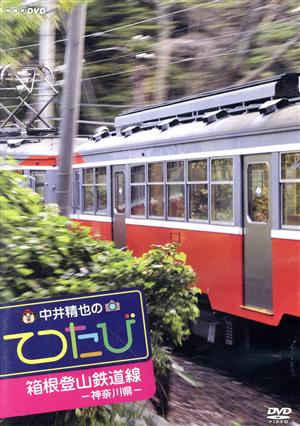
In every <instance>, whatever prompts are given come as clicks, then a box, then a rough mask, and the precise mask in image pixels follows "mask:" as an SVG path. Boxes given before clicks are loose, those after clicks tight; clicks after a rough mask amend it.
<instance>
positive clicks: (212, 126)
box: [11, 74, 300, 345]
mask: <svg viewBox="0 0 300 426" xmlns="http://www.w3.org/2000/svg"><path fill="white" fill-rule="evenodd" d="M299 75H300V74H284V75H281V76H278V77H274V78H271V79H268V80H263V81H256V82H252V83H248V84H246V85H243V86H235V87H230V88H226V89H223V90H218V91H212V92H207V93H204V94H202V95H198V96H194V97H189V98H183V99H179V100H177V101H172V102H167V103H164V104H161V105H156V106H151V107H148V108H144V109H140V110H134V111H132V112H129V113H127V114H123V115H120V116H119V117H117V118H116V120H115V131H114V132H109V131H108V130H107V129H105V128H103V129H102V131H101V130H100V131H99V132H98V135H97V137H94V138H91V140H89V141H86V143H81V144H80V145H79V146H78V147H77V149H76V156H75V157H74V166H73V167H74V170H73V173H74V175H73V176H74V180H73V206H72V213H71V217H72V218H73V219H74V220H77V221H80V222H81V223H83V224H85V225H88V226H90V227H91V228H92V230H93V233H94V235H95V236H96V237H97V236H98V237H99V236H101V238H103V239H107V240H113V241H114V242H115V244H116V246H117V247H120V248H121V247H128V248H129V249H131V250H133V252H134V253H135V254H136V255H141V254H142V253H143V252H145V251H147V250H148V249H149V248H150V247H151V245H153V244H165V243H168V242H176V243H178V244H179V246H180V250H182V251H184V252H185V253H186V254H187V262H188V263H189V264H190V265H192V267H193V268H194V270H195V271H196V273H197V277H198V279H197V283H196V285H197V286H199V288H200V289H201V292H202V294H201V296H200V301H199V303H200V306H201V317H200V320H199V321H198V322H197V324H196V325H195V326H194V332H195V333H196V334H198V335H200V336H203V337H205V338H206V339H207V340H208V341H209V342H215V341H218V340H222V341H224V342H225V343H226V344H228V345H234V344H235V343H237V342H239V341H240V340H243V343H245V344H246V345H249V341H250V337H249V336H251V332H252V330H253V326H254V325H255V329H256V330H257V329H258V328H261V330H264V332H263V333H262V335H263V336H264V338H265V337H266V336H271V335H272V336H273V335H275V334H276V335H277V334H278V333H277V332H278V330H281V333H280V336H281V337H280V339H283V340H284V343H285V344H286V343H288V344H293V342H296V341H297V339H298V341H299V337H300V336H299V325H300V322H299V318H300V262H299V261H300V243H299V239H300V238H299V237H300V150H299V142H300V139H299V135H300V132H299V130H300V97H299ZM23 149H25V145H24V146H23ZM11 150H13V149H12V148H11ZM44 155H47V153H45V152H44ZM15 156H16V157H17V155H15ZM30 158H31V159H30V161H31V162H32V161H33V157H32V156H31V157H30ZM24 161H25V162H26V160H24V159H23V164H25V163H24ZM28 161H29V160H28ZM46 201H47V198H46ZM287 330H288V332H287ZM256 335H257V333H256ZM251 338H252V337H251Z"/></svg>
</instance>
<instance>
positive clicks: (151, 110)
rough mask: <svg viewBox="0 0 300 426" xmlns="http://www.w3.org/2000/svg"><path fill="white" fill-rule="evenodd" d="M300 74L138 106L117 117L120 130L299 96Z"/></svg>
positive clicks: (117, 127)
mask: <svg viewBox="0 0 300 426" xmlns="http://www.w3.org/2000/svg"><path fill="white" fill-rule="evenodd" d="M299 76H300V73H287V74H281V75H278V76H275V77H272V78H269V79H265V80H259V81H253V82H249V83H247V84H243V85H239V86H231V87H227V88H223V89H219V90H214V91H209V92H204V93H201V94H198V95H194V96H191V97H184V98H180V99H176V100H174V101H168V102H164V103H162V104H159V105H152V106H148V107H145V108H142V109H135V110H132V111H129V112H127V113H123V114H121V115H119V116H118V117H116V119H115V127H116V130H117V133H119V134H120V133H121V132H122V131H123V130H124V129H126V127H129V126H137V125H138V126H140V127H149V126H151V125H153V124H154V123H159V122H161V121H162V120H166V119H172V118H179V119H184V118H189V117H201V116H203V114H205V113H207V112H208V111H213V110H220V109H226V110H228V109H231V110H232V109H237V108H240V109H243V108H244V109H247V107H248V106H249V105H251V104H262V103H263V102H266V101H268V100H273V99H280V98H287V99H290V98H297V97H299V96H300V94H299Z"/></svg>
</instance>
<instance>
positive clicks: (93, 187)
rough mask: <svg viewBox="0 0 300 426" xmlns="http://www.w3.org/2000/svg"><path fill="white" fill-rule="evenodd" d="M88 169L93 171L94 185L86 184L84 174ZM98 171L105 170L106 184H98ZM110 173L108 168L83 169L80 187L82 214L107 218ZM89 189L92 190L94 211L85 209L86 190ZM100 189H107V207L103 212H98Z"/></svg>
mask: <svg viewBox="0 0 300 426" xmlns="http://www.w3.org/2000/svg"><path fill="white" fill-rule="evenodd" d="M88 169H91V170H92V183H84V172H85V171H86V170H88ZM96 169H104V170H105V183H96ZM107 181H108V173H107V166H89V167H83V168H82V169H81V185H80V196H81V201H80V206H81V209H80V211H81V213H82V214H86V215H91V216H107V214H108V184H107ZM86 187H89V188H92V197H93V202H92V209H91V210H86V209H85V208H84V188H86ZM98 187H105V189H106V206H105V209H103V210H97V188H98Z"/></svg>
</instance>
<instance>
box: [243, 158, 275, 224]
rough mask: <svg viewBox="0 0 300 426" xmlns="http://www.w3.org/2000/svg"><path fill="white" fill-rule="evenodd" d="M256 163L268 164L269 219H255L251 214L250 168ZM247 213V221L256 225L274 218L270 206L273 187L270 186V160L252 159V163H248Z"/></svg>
mask: <svg viewBox="0 0 300 426" xmlns="http://www.w3.org/2000/svg"><path fill="white" fill-rule="evenodd" d="M256 164H266V165H267V169H268V217H267V220H261V221H259V220H253V219H251V216H250V215H249V191H250V186H249V168H250V167H251V166H254V165H256ZM246 173H247V206H246V209H247V213H246V217H247V222H248V223H254V224H256V225H266V224H267V223H269V222H270V221H271V220H272V210H271V208H270V202H271V195H272V194H271V192H272V191H271V187H270V178H271V176H270V164H269V163H268V161H264V160H262V161H252V162H251V163H248V165H247V171H246Z"/></svg>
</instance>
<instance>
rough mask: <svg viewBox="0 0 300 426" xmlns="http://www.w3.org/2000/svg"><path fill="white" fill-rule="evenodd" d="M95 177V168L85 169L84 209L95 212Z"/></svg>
mask: <svg viewBox="0 0 300 426" xmlns="http://www.w3.org/2000/svg"><path fill="white" fill-rule="evenodd" d="M93 183H94V178H93V169H92V168H89V169H83V176H82V186H83V188H82V189H83V211H84V212H87V213H90V212H94V187H93Z"/></svg>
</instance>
